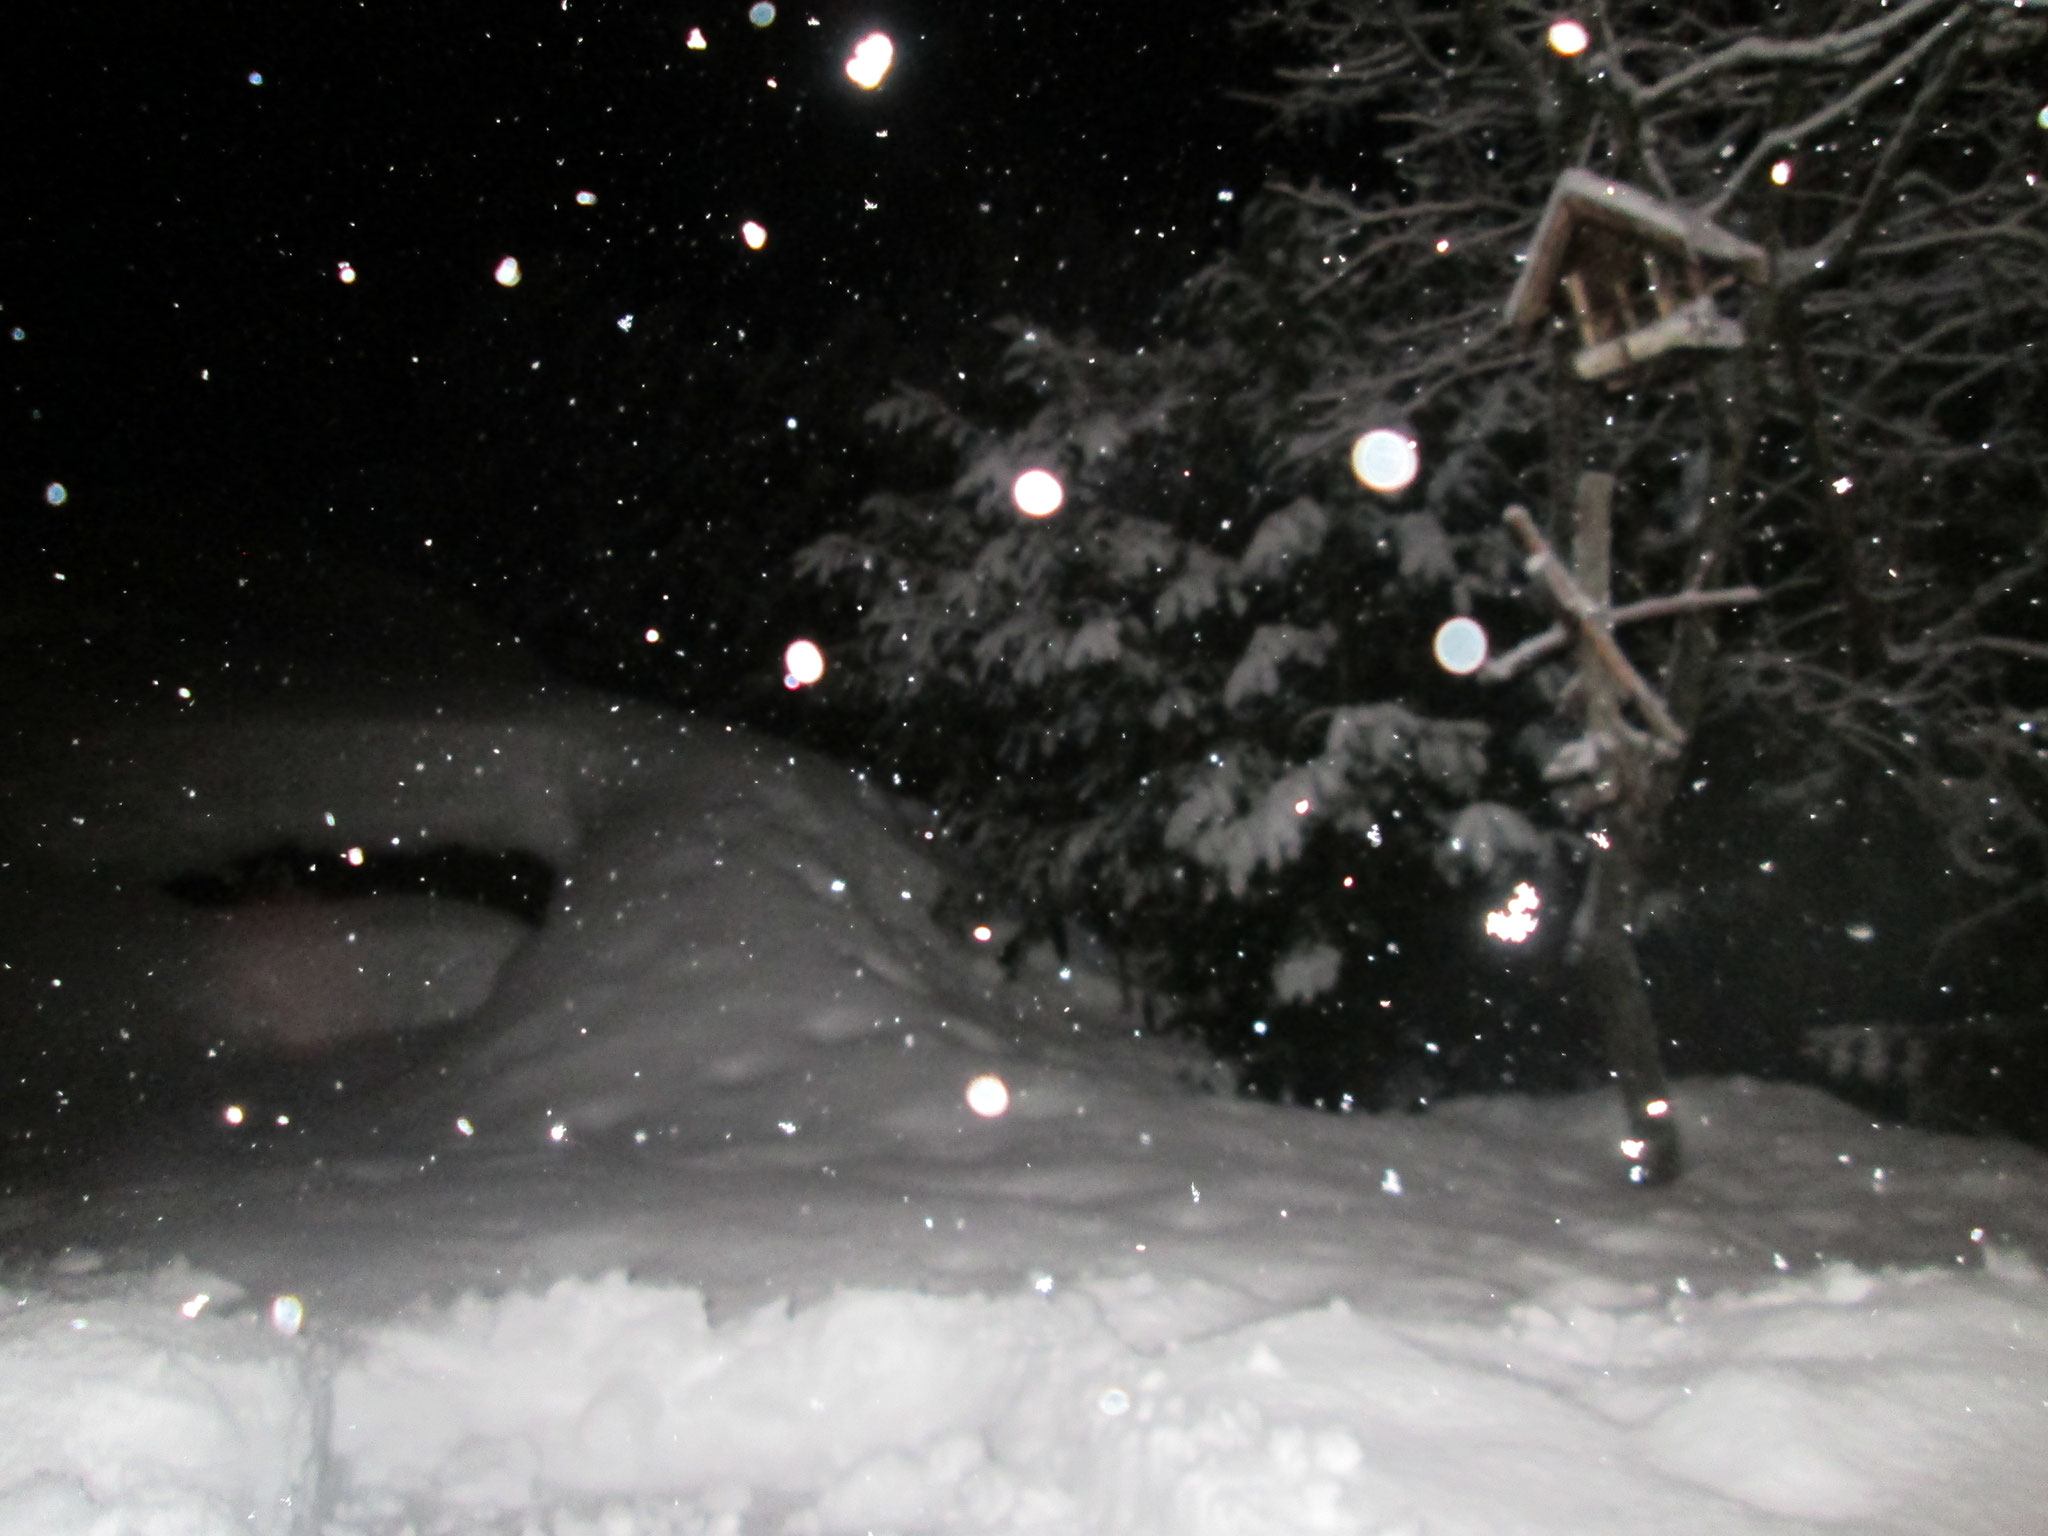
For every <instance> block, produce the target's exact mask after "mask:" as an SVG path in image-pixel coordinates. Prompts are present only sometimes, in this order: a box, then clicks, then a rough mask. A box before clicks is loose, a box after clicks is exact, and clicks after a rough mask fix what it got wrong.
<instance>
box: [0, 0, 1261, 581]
mask: <svg viewBox="0 0 2048 1536" xmlns="http://www.w3.org/2000/svg"><path fill="white" fill-rule="evenodd" d="M1238 9H1239V7H1238V6H1237V5H1236V4H1234V3H1222V0H1183V3H1177V4H1174V5H1132V4H1127V3H1098V4H1083V3H1074V0H1009V3H1008V4H1006V5H1003V6H1001V7H997V8H985V7H981V6H975V7H968V6H963V5H955V4H947V3H940V0H894V3H883V4H873V3H869V4H863V5H859V6H854V5H845V4H838V3H831V0H823V3H816V4H812V5H808V6H806V5H801V4H789V5H784V6H782V7H781V9H780V13H779V15H778V16H777V18H776V20H775V21H774V22H773V24H772V25H770V26H768V27H766V28H758V27H755V26H753V25H751V24H750V22H749V19H748V15H747V10H748V7H747V5H746V4H745V3H743V0H686V3H681V4H660V5H655V4H620V3H593V0H568V3H566V4H564V3H563V0H549V3H526V4H518V5H490V4H474V3H453V4H445V3H444V4H434V5H418V4H413V3H404V4H400V3H390V0H368V3H360V4H353V5H344V4H338V3H334V0H317V3H309V4H303V5H286V6H280V5H276V4H271V3H260V4H259V3H253V0H250V3H235V0H229V3H222V0H206V3H201V4H198V5H193V6H177V7H162V8H148V9H147V10H146V11H143V12H135V11H131V10H128V9H126V8H124V9H123V10H122V11H121V12H120V14H119V16H118V17H116V16H115V15H114V14H113V13H112V12H111V11H108V12H104V13H102V12H97V11H93V10H79V9H66V10H63V11H61V12H57V13H55V14H52V13H48V12H45V13H40V19H39V20H38V21H37V22H36V23H35V25H36V26H37V27H39V28H41V29H42V30H41V36H40V38H31V39H30V43H31V46H29V47H27V48H26V49H25V50H24V52H23V53H22V54H21V55H20V56H18V59H17V67H16V69H15V70H14V71H13V81H12V85H13V89H14V90H15V91H16V93H17V109H18V122H19V124H20V127H19V128H18V129H17V133H16V140H15V146H14V150H13V155H14V159H15V165H14V169H13V175H14V176H15V177H16V178H18V182H17V191H16V194H15V195H14V196H13V197H12V198H11V199H10V201H11V203H12V205H13V209H12V217H11V218H10V220H9V221H8V224H7V226H6V232H5V234H4V236H0V306H4V309H0V326H4V327H5V328H6V330H8V331H13V330H14V329H15V328H17V327H18V328H20V330H21V331H22V332H23V333H24V334H23V337H22V339H20V340H16V341H11V342H10V343H9V344H8V346H7V348H6V351H5V356H6V364H7V366H6V373H5V375H4V380H0V387H4V408H5V412H6V417H5V419H6V430H5V439H6V453H5V457H6V459H7V460H8V461H9V465H10V468H9V470H8V473H7V477H6V481H5V488H4V494H5V498H6V502H7V507H6V513H5V520H6V523H7V524H8V525H9V526H8V539H7V547H8V548H9V549H10V550H12V551H14V554H13V555H11V556H10V559H11V560H14V561H17V562H18V561H24V560H25V561H27V562H28V563H30V564H35V563H37V562H38V561H39V560H40V559H42V558H43V557H42V556H41V555H39V554H38V553H37V552H38V551H41V550H44V549H46V548H48V549H51V550H54V548H55V547H56V546H54V545H52V544H51V543H50V541H51V540H53V539H55V540H57V541H58V542H59V543H60V544H67V543H68V545H69V547H71V548H72V549H73V550H74V551H75V550H76V548H77V547H78V544H79V542H80V541H85V542H88V543H89V542H91V541H93V540H95V539H114V540H118V538H119V537H120V536H121V531H122V528H123V526H124V520H125V522H126V524H128V525H133V524H134V523H135V522H136V521H137V520H145V521H148V522H150V523H152V524H154V525H156V526H158V527H159V528H161V527H162V526H163V525H164V524H166V523H167V522H168V523H169V524H173V525H175V526H177V527H178V528H179V529H180V531H181V536H182V537H184V538H185V539H186V540H188V541H189V542H191V543H192V544H193V545H194V546H195V547H197V546H203V545H204V544H205V543H206V542H207V540H208V539H209V538H210V537H212V536H213V534H214V533H216V532H219V533H220V534H221V537H223V538H224V539H226V540H228V541H234V540H241V541H244V542H246V541H247V539H249V538H250V537H251V536H252V530H253V531H254V535H253V536H267V537H271V538H273V539H275V540H278V541H280V542H285V543H288V542H290V540H291V539H292V538H294V537H297V536H298V534H299V532H300V531H302V530H304V529H307V528H312V527H316V526H317V527H321V528H322V531H323V536H326V537H334V536H337V528H338V529H339V530H340V531H339V535H338V536H340V537H343V538H345V537H346V536H347V528H348V526H349V524H350V520H351V518H352V517H356V516H358V515H359V514H360V513H361V510H362V507H361V503H362V502H363V501H364V499H365V498H366V497H369V496H370V494H371V493H369V492H367V491H365V490H364V489H363V485H362V477H363V475H364V474H366V473H367V472H368V470H369V467H370V466H373V465H377V464H389V463H392V462H401V463H403V464H404V465H405V466H406V467H407V469H408V470H409V472H411V473H412V474H413V475H414V477H415V479H414V483H415V484H426V485H432V484H433V483H435V481H436V478H437V477H440V478H441V479H442V480H444V481H445V478H446V477H447V476H449V475H451V474H457V473H459V472H460V471H459V470H458V469H456V468H455V467H454V466H455V464H456V459H455V458H454V457H453V456H452V455H451V453H450V451H449V445H448V444H446V443H442V442H437V441H435V440H433V438H432V434H431V431H429V430H427V429H423V428H422V426H421V422H420V408H419V400H420V398H421V395H422V393H423V391H425V392H431V391H432V390H435V389H440V390H442V391H444V392H446V391H451V390H452V391H455V392H457V393H459V392H461V391H463V390H465V389H472V390H474V389H488V388H489V387H490V385H489V382H488V380H487V379H485V378H484V377H483V376H482V375H481V374H479V375H478V376H476V377H474V378H470V377H466V376H465V374H464V370H465V368H470V367H473V365H474V359H475V357H476V356H477V354H478V352H479V349H480V348H484V349H487V348H488V347H489V346H496V347H498V348H499V350H500V352H501V353H502V352H503V351H504V349H505V348H506V347H509V348H511V349H512V350H514V351H517V350H518V349H519V348H521V347H529V348H530V349H531V350H532V351H533V352H534V354H535V358H534V360H535V361H538V362H540V363H541V365H542V366H543V367H554V366H557V364H558V363H559V359H556V358H553V357H550V356H548V355H546V354H547V348H548V345H549V338H550V337H551V336H552V337H556V338H559V335H560V334H561V332H562V328H563V325H564V323H565V321H564V316H565V314H566V315H567V317H568V322H570V323H573V322H576V321H578V320H579V319H580V321H581V323H583V324H584V325H585V326H586V327H594V326H596V325H597V324H598V322H599V321H600V320H612V319H615V318H616V316H618V315H623V314H628V313H640V312H645V311H647V310H649V309H651V308H653V307H654V306H656V305H663V306H666V312H667V313H668V314H669V315H670V316H671V322H672V323H673V317H674V316H676V315H682V316H684V317H686V319H685V320H684V321H683V322H682V324H681V326H680V327H679V328H678V329H676V330H675V331H674V344H676V345H681V346H683V347H687V348H692V349H696V350H697V351H699V352H701V353H702V354H703V355H704V356H706V357H710V356H713V355H719V354H720V352H721V349H723V354H722V355H723V356H724V357H726V358H727V359H731V358H733V357H734V356H735V355H737V356H738V357H740V358H741V359H742V362H743V360H744V358H745V356H746V355H747V354H746V350H745V349H746V348H748V347H753V348H757V349H760V348H768V347H780V348H781V349H782V350H783V351H785V352H788V353H793V354H795V355H796V356H798V357H799V358H801V357H802V356H803V354H804V353H805V351H806V349H807V348H808V347H810V346H811V344H812V342H813V340H814V339H816V338H819V337H823V336H826V335H828V334H830V333H831V332H832V330H833V329H834V327H835V326H837V325H841V324H843V323H844V321H845V318H846V317H847V316H848V315H849V314H850V313H853V312H860V313H864V314H867V315H870V316H874V317H879V318H881V319H883V320H885V321H886V323H887V326H888V329H889V332H890V334H892V335H893V336H895V337H897V338H898V339H899V342H900V343H901V344H902V345H903V346H904V355H903V358H902V363H903V366H904V367H905V368H912V367H919V366H924V367H928V366H929V365H930V363H931V361H932V359H933V358H934V357H940V356H947V355H950V354H949V349H950V348H951V347H952V346H953V345H954V343H955V341H956V340H957V339H959V338H964V337H969V336H972V335H975V334H977V333H980V332H981V331H982V330H983V328H984V327H985V323H986V322H987V321H989V320H991V319H993V318H995V317H996V316H997V315H999V314H1002V313H1004V312H1007V311H1010V310H1012V309H1016V310H1022V311H1025V312H1028V313H1031V314H1032V315H1033V316H1034V317H1037V318H1049V319H1051V320H1053V321H1054V322H1055V323H1058V322H1060V321H1063V320H1064V321H1068V322H1070V323H1072V322H1077V321H1086V322H1087V323H1090V324H1094V325H1097V326H1101V327H1105V328H1108V329H1110V330H1112V331H1113V330H1115V329H1116V328H1117V327H1118V326H1119V325H1120V324H1121V325H1123V326H1126V327H1127V326H1129V325H1131V324H1133V323H1135V322H1136V321H1138V320H1139V319H1141V318H1142V316H1143V313H1144V311H1145V310H1146V309H1147V308H1149V306H1150V305H1151V303H1153V302H1154V301H1155V300H1156V298H1157V297H1158V296H1159V295H1160V294H1161V293H1163V292H1164V290H1165V289H1166V287H1167V286H1169V285H1170V283H1171V282H1172V280H1173V279H1174V278H1175V277H1177V276H1178V275H1180V274H1182V273H1185V272H1187V271H1189V270H1191V269H1192V268H1193V267H1194V266H1195V265H1196V264H1197V262H1198V261H1199V259H1201V258H1202V257H1205V256H1206V255H1208V254H1209V253H1210V252H1211V251H1213V250H1214V249H1215V248H1216V247H1217V246H1218V245H1219V244H1220V243H1222V242H1223V241H1224V240H1226V239H1227V238H1228V237H1229V232H1230V229H1231V228H1232V216H1233V214H1234V213H1235V211H1236V208H1237V207H1239V206H1241V203H1239V204H1236V205H1233V204H1229V203H1222V202H1219V201H1218V198H1217V193H1218V191H1219V190H1221V189H1225V188H1230V189H1234V190H1235V191H1236V192H1237V193H1238V195H1239V197H1240V198H1242V197H1243V196H1244V195H1245V194H1246V193H1247V192H1249V191H1250V190H1251V189H1253V188H1255V187H1256V185H1257V184H1258V182H1259V181H1260V180H1261V179H1263V176H1264V174H1265V171H1266V163H1265V159H1264V156H1265V155H1266V153H1267V152H1268V151H1267V147H1266V146H1264V145H1262V144H1261V143H1260V142H1259V141H1258V139H1257V138H1256V134H1255V130H1256V129H1257V127H1258V124H1259V122H1260V114H1259V112H1258V111H1257V109H1255V108H1250V107H1246V106H1244V105H1242V104H1238V103H1233V102H1230V101H1228V100H1226V99H1225V92H1226V91H1227V90H1229V89H1232V88H1236V89H1246V88H1254V87H1256V86H1258V85H1259V84H1260V83H1262V81H1263V80H1264V79H1265V78H1267V76H1268V72H1269V69H1270V63H1269V62H1266V61H1261V60H1258V59H1256V58H1254V57H1252V56H1250V55H1248V54H1247V53H1245V51H1244V50H1243V48H1242V46H1241V45H1240V43H1239V42H1238V40H1237V39H1236V38H1234V37H1233V35H1232V33H1231V31H1230V28H1229V22H1230V20H1231V18H1232V16H1233V15H1234V14H1236V12H1237V11H1238ZM813 22H815V25H814V24H813ZM692 28H701V30H702V32H703V34H704V36H705V39H706V41H707V43H708V47H706V48H704V49H702V50H693V49H691V48H689V47H687V46H686V39H687V37H688V35H689V33H690V31H691V29H692ZM871 30H882V31H885V32H887V33H888V34H889V35H890V36H891V37H892V39H893V40H894V42H895V44H896V61H895V67H894V69H893V71H892V72H891V74H890V76H889V78H888V80H887V81H886V82H885V84H884V86H883V88H882V89H881V90H879V91H877V92H874V93H866V92H863V91H860V90H858V89H857V88H855V87H854V86H853V85H852V84H851V83H850V82H849V81H847V80H846V78H845V77H844V74H843V72H842V69H843V63H844V60H845V58H846V56H847V54H848V52H849V51H850V49H851V46H852V44H853V42H854V41H855V40H856V39H857V38H859V37H861V36H863V35H864V34H866V33H867V32H869V31H871ZM252 75H260V77H261V83H260V84H257V83H252V81H251V76H252ZM771 80H772V81H773V82H774V84H773V85H771V84H770V83H769V82H770V81H771ZM24 109H25V110H24ZM585 190H587V191H589V192H592V193H595V194H596V197H597V201H596V203H595V204H594V205H592V206H579V205H578V203H577V201H576V194H577V193H578V192H579V191H585ZM870 205H874V206H870ZM746 219H758V220H759V221H760V222H761V223H762V224H764V225H766V226H767V228H768V230H769V243H768V246H767V248H766V249H765V250H764V251H761V252H759V253H755V252H751V251H749V250H747V249H746V247H745V245H744V244H743V243H742V241H741V238H740V234H739V226H740V224H741V222H742V221H743V220H746ZM508 254H509V255H513V256H516V257H517V258H518V260H519V261H520V263H521V264H522V267H523V268H524V270H525V272H526V274H527V275H526V277H525V280H524V281H523V283H522V284H521V285H520V287H519V288H517V289H516V290H510V291H508V290H506V289H504V288H501V287H499V286H498V285H497V284H496V283H495V282H494V281H493V280H492V272H493V268H494V267H495V265H496V264H497V262H498V261H499V259H500V258H501V257H503V256H505V255H508ZM344 262H346V263H349V264H350V265H351V266H352V267H353V269H354V270H355V272H356V274H357V280H356V281H355V282H354V283H353V284H344V283H342V282H341V281H340V279H339V276H338V273H339V270H340V266H341V264H342V263H344ZM585 311H587V312H588V313H587V314H585V313H583V312H585ZM544 314H545V315H548V316H551V317H552V324H553V326H554V329H553V330H552V331H550V330H548V328H547V326H545V325H542V324H540V323H539V320H538V318H537V317H539V316H541V315H544ZM529 329H530V331H531V335H530V336H529V335H528V334H526V333H527V331H528V330H529ZM742 333H745V334H744V336H743V335H742ZM586 366H588V365H587V363H586ZM633 366H634V364H633V362H632V361H631V359H630V357H629V356H627V355H626V354H623V353H622V354H621V359H620V363H619V369H620V372H621V374H622V376H623V375H625V374H628V373H630V370H631V369H632V367H633ZM858 387H871V381H869V384H867V385H864V386H858ZM851 392H852V390H851V389H850V391H849V393H851ZM841 403H842V404H843V408H844V417H845V419H848V420H851V419H853V417H854V415H855V413H857V411H858V409H859V408H860V407H861V406H862V405H864V404H866V403H867V402H866V400H865V399H858V398H848V399H846V400H844V401H843V402H841ZM487 404H488V403H487V402H486V406H485V408H486V409H487ZM769 404H770V405H771V406H772V405H773V402H769ZM731 430H732V425H731V423H729V422H724V423H706V426H705V431H704V437H705V440H704V441H702V442H699V443H696V444H694V445H692V448H691V451H693V452H697V453H700V454H703V455H706V456H710V457H715V456H716V455H717V453H718V452H719V443H718V441H717V439H718V437H719V435H720V434H721V433H729V432H730V431H731ZM53 481H56V482H62V483H63V484H64V485H65V487H66V488H67V491H68V492H69V495H70V500H69V502H68V503H67V504H66V506H65V507H63V508H60V509H55V510H53V509H51V508H48V507H46V506H45V505H44V487H45V486H46V485H48V484H49V483H50V482H53ZM330 507H333V508H336V509H337V510H336V511H334V512H331V513H330V512H328V511H327V510H326V509H327V508H330ZM383 515H384V517H385V518H386V519H387V520H388V519H389V518H390V517H391V516H393V515H394V514H393V513H392V512H391V511H390V510H389V509H388V508H387V509H385V511H384V513H383ZM395 515H397V516H399V517H401V518H402V519H409V520H413V521H417V520H418V519H419V517H420V513H419V511H418V509H417V508H412V509H401V511H400V512H399V513H397V514H395ZM323 518H324V519H325V521H324V524H323V521H322V520H323ZM414 531H417V530H414ZM17 574H19V571H18V570H17Z"/></svg>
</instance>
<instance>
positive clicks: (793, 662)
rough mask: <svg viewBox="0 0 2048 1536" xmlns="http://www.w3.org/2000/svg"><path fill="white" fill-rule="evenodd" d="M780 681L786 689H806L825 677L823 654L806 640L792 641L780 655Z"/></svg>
mask: <svg viewBox="0 0 2048 1536" xmlns="http://www.w3.org/2000/svg"><path fill="white" fill-rule="evenodd" d="M782 669H783V672H784V673H785V674H786V675H785V676H784V677H783V679H782V681H783V686H785V687H788V688H808V687H810V685H811V684H813V683H815V682H816V681H817V680H818V679H819V678H821V677H823V676H824V675H825V653H824V652H823V651H821V650H819V649H818V648H817V646H815V645H813V644H812V643H811V642H810V641H808V640H792V641H790V643H789V649H788V650H786V651H784V652H783V653H782Z"/></svg>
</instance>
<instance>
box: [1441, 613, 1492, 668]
mask: <svg viewBox="0 0 2048 1536" xmlns="http://www.w3.org/2000/svg"><path fill="white" fill-rule="evenodd" d="M1431 649H1432V650H1434V651H1435V653H1436V664H1437V665H1438V666H1440V667H1442V668H1443V669H1444V670H1445V671H1446V672H1449V673H1451V674H1453V675H1454V676H1457V677H1468V676H1470V675H1471V674H1472V673H1474V672H1477V671H1478V670H1479V669H1480V668H1481V667H1483V666H1485V665H1486V631H1485V630H1484V629H1482V628H1481V627H1480V625H1479V621H1478V620H1477V619H1465V618H1458V619H1446V620H1445V621H1444V622H1443V624H1442V625H1441V626H1440V627H1439V628H1438V629H1437V632H1436V644H1435V645H1434V646H1433V647H1431Z"/></svg>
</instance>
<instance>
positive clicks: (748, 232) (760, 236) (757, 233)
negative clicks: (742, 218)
mask: <svg viewBox="0 0 2048 1536" xmlns="http://www.w3.org/2000/svg"><path fill="white" fill-rule="evenodd" d="M740 238H741V239H742V240H744V241H746V242H747V249H748V250H750V251H758V250H759V249H761V247H762V246H764V245H766V244H767V243H768V230H767V228H766V227H765V226H764V225H760V224H756V223H755V222H754V221H753V220H752V219H749V220H747V222H746V223H744V224H742V225H741V226H740Z"/></svg>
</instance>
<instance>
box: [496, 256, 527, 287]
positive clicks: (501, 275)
mask: <svg viewBox="0 0 2048 1536" xmlns="http://www.w3.org/2000/svg"><path fill="white" fill-rule="evenodd" d="M491 276H493V277H495V278H496V279H497V280H498V286H499V287H500V288H517V287H518V286H519V279H520V278H522V277H524V276H526V274H525V273H524V272H522V271H520V270H519V258H518V257H517V256H507V257H505V258H504V259H503V260H502V261H500V262H499V263H498V266H497V270H496V271H494V272H492V274H491Z"/></svg>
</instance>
